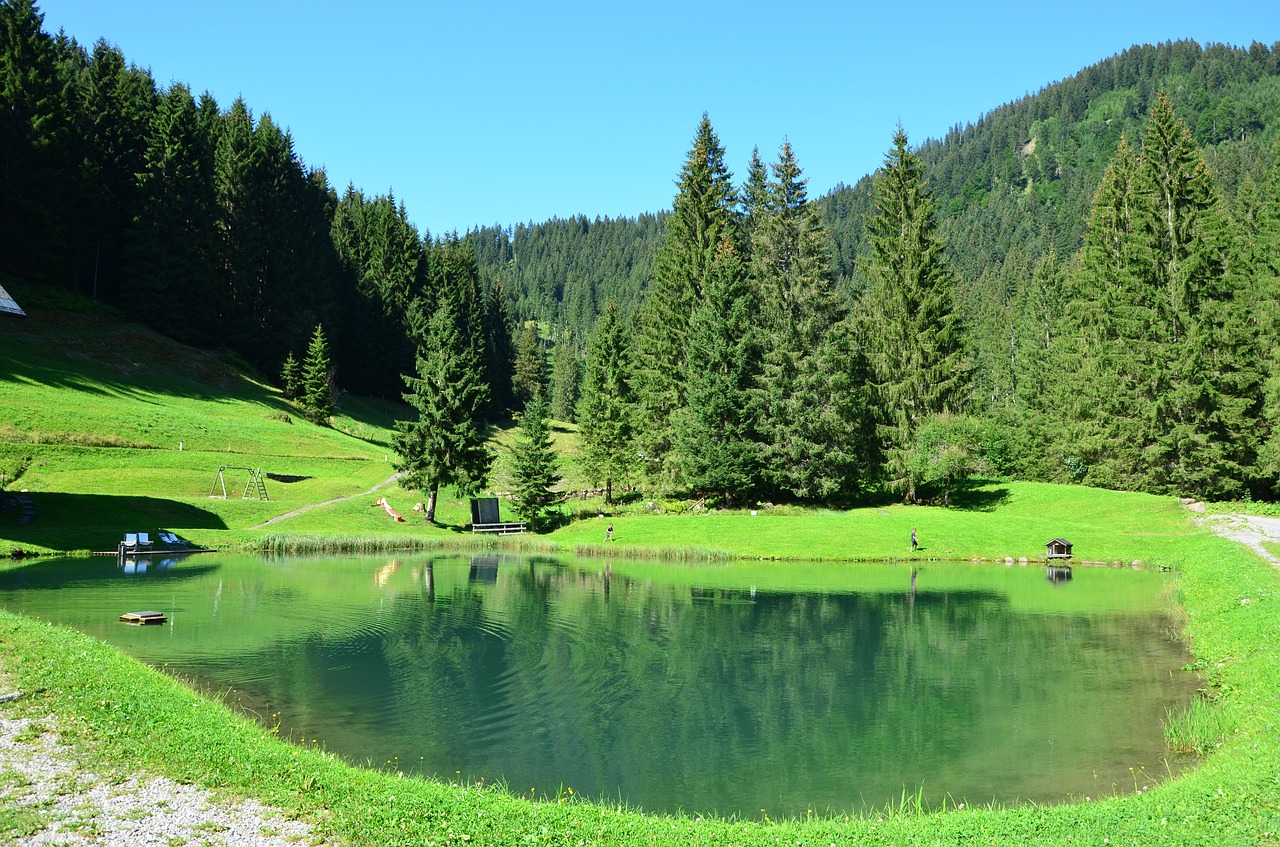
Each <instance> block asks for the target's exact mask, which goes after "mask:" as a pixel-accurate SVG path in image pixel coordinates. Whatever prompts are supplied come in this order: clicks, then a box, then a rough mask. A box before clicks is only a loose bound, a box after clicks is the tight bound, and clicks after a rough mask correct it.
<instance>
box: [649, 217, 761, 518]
mask: <svg viewBox="0 0 1280 847" xmlns="http://www.w3.org/2000/svg"><path fill="white" fill-rule="evenodd" d="M761 342H762V337H761V330H760V327H759V301H758V299H757V297H756V294H755V289H754V287H753V286H752V284H751V281H750V280H749V279H748V277H747V273H746V269H745V268H744V267H743V265H742V261H741V259H740V258H739V257H738V254H737V251H736V250H735V249H734V247H733V244H732V243H731V242H730V241H729V240H728V238H726V239H725V240H724V241H722V242H721V243H720V250H719V252H718V253H717V256H716V261H715V263H714V264H713V265H712V266H711V268H710V273H709V274H708V275H707V278H706V280H705V284H704V287H703V297H702V300H701V302H700V303H699V304H698V306H697V307H696V308H695V309H694V311H693V316H692V317H691V319H690V321H689V333H688V341H687V344H688V352H687V354H686V359H687V365H686V367H687V368H688V374H687V375H686V377H685V382H686V385H687V389H686V390H687V395H688V404H687V405H685V406H684V407H683V408H681V409H678V410H677V411H676V413H675V420H674V421H673V428H672V429H673V439H672V451H671V452H672V461H673V463H674V465H675V466H676V467H677V468H678V469H679V474H680V477H679V478H680V479H681V481H682V482H683V483H684V484H685V485H687V486H688V487H689V488H691V489H693V490H694V491H695V492H697V493H702V494H711V495H715V496H717V497H719V498H720V499H722V500H723V501H725V502H726V503H729V504H733V503H735V502H740V501H745V500H749V499H750V498H751V497H752V496H753V495H754V494H756V493H757V492H759V491H760V489H761V487H762V470H763V468H762V462H763V457H764V451H763V446H764V445H763V444H762V441H761V436H760V433H759V430H758V426H759V419H760V412H761V409H762V405H763V404H762V398H761V392H760V383H759V380H760V373H761V366H762V362H761V349H762V343H761Z"/></svg>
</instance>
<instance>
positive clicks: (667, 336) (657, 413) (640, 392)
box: [635, 114, 737, 483]
mask: <svg viewBox="0 0 1280 847" xmlns="http://www.w3.org/2000/svg"><path fill="white" fill-rule="evenodd" d="M678 185H679V192H678V193H677V194H676V198H675V201H674V203H673V206H672V211H671V215H670V216H669V217H668V218H667V219H666V233H665V236H664V238H663V242H662V246H661V247H660V248H659V250H658V254H657V257H656V258H655V260H654V271H653V286H652V288H651V289H650V291H649V293H648V296H647V299H646V301H645V304H644V309H643V311H642V313H641V315H640V321H639V333H638V336H637V338H636V344H635V354H636V372H635V383H636V394H637V397H638V400H639V425H638V427H637V431H636V436H637V438H638V441H639V445H640V451H641V453H642V454H643V455H644V457H645V464H646V468H647V470H648V471H649V472H650V474H651V475H653V476H654V477H655V478H656V479H659V480H661V481H663V482H665V483H671V482H673V481H674V473H675V468H674V467H673V466H672V465H671V463H670V457H669V455H668V454H669V452H670V447H671V438H672V420H673V415H674V414H675V412H676V410H678V409H681V408H683V407H684V406H685V404H686V402H687V398H686V392H685V388H686V386H685V382H684V377H685V375H686V374H687V373H688V368H687V361H686V360H685V353H686V350H687V345H686V341H687V336H688V332H689V319H690V317H691V316H692V315H693V310H694V307H695V306H696V304H697V303H698V302H699V301H700V300H701V299H702V296H703V286H704V285H705V284H706V279H707V274H708V272H709V269H710V267H711V265H712V263H713V261H714V259H715V255H716V251H717V250H718V249H719V247H720V242H721V241H723V240H724V239H725V238H726V237H727V238H733V237H734V235H735V232H734V230H735V226H736V221H735V216H734V208H735V206H736V204H737V195H736V192H735V190H734V187H733V182H732V174H730V173H729V171H728V170H727V169H726V168H725V164H724V149H723V148H722V147H721V146H720V140H719V138H718V137H717V136H716V134H715V131H714V130H712V128H711V121H710V119H709V118H708V117H707V116H706V115H705V114H704V115H703V116H702V120H701V122H700V123H699V124H698V132H697V135H696V136H695V137H694V142H693V148H692V149H691V150H690V151H689V155H688V157H687V158H686V160H685V163H684V167H683V168H682V169H681V172H680V179H679V182H678Z"/></svg>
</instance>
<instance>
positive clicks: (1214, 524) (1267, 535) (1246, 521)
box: [1201, 515, 1280, 567]
mask: <svg viewBox="0 0 1280 847" xmlns="http://www.w3.org/2000/svg"><path fill="white" fill-rule="evenodd" d="M1201 522H1202V523H1204V524H1205V525H1206V526H1208V527H1209V528H1210V529H1212V530H1213V531H1214V532H1216V533H1217V534H1218V535H1221V536H1222V537H1223V538H1230V539H1231V540H1232V541H1238V542H1240V543H1241V544H1243V545H1245V546H1246V547H1248V548H1249V549H1250V550H1252V551H1253V552H1255V553H1257V554H1258V555H1259V556H1261V557H1262V558H1264V559H1266V560H1267V561H1268V562H1270V563H1271V564H1272V565H1275V566H1276V567H1280V556H1276V554H1275V553H1272V552H1271V551H1270V550H1268V549H1267V548H1266V546H1265V545H1266V544H1273V545H1275V544H1280V518H1259V517H1255V516H1253V515H1209V516H1206V517H1204V518H1201Z"/></svg>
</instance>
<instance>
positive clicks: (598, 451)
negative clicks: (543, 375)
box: [578, 303, 638, 504]
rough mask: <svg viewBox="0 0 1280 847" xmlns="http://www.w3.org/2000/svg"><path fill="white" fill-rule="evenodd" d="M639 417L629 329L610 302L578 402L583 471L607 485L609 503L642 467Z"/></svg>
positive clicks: (593, 341)
mask: <svg viewBox="0 0 1280 847" xmlns="http://www.w3.org/2000/svg"><path fill="white" fill-rule="evenodd" d="M634 416H635V396H634V394H633V392H632V388H631V363H630V354H629V350H628V348H627V336H626V330H625V327H624V326H623V323H622V318H621V315H620V313H619V311H618V307H617V306H616V305H614V304H613V303H609V304H608V305H607V306H605V310H604V314H603V315H601V316H600V320H599V321H598V322H597V323H596V329H595V332H594V333H593V334H592V337H591V343H590V345H589V347H588V350H587V368H586V373H585V375H584V377H583V380H582V399H581V400H579V402H578V426H579V428H580V431H581V436H582V468H583V471H584V472H585V473H586V474H587V477H588V478H589V479H590V480H591V481H592V482H593V483H597V484H598V483H604V491H605V494H604V499H605V503H607V504H611V503H612V502H613V483H614V482H615V481H616V480H625V479H629V478H630V477H631V475H632V474H633V473H634V472H635V470H636V467H637V465H638V457H637V455H636V444H635V430H634V426H633V421H634V419H635V417H634Z"/></svg>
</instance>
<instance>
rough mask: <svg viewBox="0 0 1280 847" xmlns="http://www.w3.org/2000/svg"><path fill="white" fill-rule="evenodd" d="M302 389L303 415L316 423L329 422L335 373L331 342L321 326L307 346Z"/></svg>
mask: <svg viewBox="0 0 1280 847" xmlns="http://www.w3.org/2000/svg"><path fill="white" fill-rule="evenodd" d="M290 355H292V354H290ZM301 388H302V398H301V399H302V409H303V413H304V414H305V415H306V416H307V418H308V419H309V420H311V421H313V422H314V423H324V422H325V421H327V420H328V419H329V415H330V414H332V413H333V373H332V372H331V371H330V368H329V342H328V340H327V339H326V338H325V335H324V327H322V326H321V325H320V324H316V329H315V332H313V333H312V334H311V343H310V344H309V345H308V346H307V356H306V359H305V360H303V363H302V386H301Z"/></svg>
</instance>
